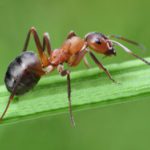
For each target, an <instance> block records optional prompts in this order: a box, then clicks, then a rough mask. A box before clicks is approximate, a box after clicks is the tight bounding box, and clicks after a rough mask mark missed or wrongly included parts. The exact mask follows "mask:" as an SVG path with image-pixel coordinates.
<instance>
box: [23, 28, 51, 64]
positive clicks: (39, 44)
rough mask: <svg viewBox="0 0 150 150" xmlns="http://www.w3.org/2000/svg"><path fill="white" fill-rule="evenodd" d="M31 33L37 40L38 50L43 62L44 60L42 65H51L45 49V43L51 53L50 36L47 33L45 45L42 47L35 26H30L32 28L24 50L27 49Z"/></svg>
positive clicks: (44, 39) (44, 38)
mask: <svg viewBox="0 0 150 150" xmlns="http://www.w3.org/2000/svg"><path fill="white" fill-rule="evenodd" d="M31 34H33V38H34V41H35V44H36V47H37V50H38V54H39V57H40V59H41V62H42V66H43V67H45V66H48V65H49V61H48V57H47V56H46V54H45V53H44V50H43V47H44V48H45V44H46V47H47V51H48V54H49V55H50V52H51V46H50V42H49V37H48V35H47V34H45V35H44V37H43V41H44V42H43V44H44V46H43V47H42V44H41V42H40V39H39V36H38V34H37V31H36V29H35V28H34V27H32V28H30V30H29V31H28V34H27V37H26V40H25V44H24V48H23V51H26V50H27V47H28V45H29V40H30V36H31Z"/></svg>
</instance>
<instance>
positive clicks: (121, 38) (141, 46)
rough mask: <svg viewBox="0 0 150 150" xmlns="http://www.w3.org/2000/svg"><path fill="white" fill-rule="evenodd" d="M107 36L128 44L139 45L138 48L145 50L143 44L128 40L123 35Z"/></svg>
mask: <svg viewBox="0 0 150 150" xmlns="http://www.w3.org/2000/svg"><path fill="white" fill-rule="evenodd" d="M108 37H109V38H116V39H119V40H122V41H125V42H128V43H130V44H133V45H135V46H137V47H139V48H140V49H142V50H146V48H145V47H144V45H143V44H141V43H138V42H135V41H132V40H129V39H126V38H125V37H122V36H120V35H110V36H108Z"/></svg>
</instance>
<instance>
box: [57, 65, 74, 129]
mask: <svg viewBox="0 0 150 150" xmlns="http://www.w3.org/2000/svg"><path fill="white" fill-rule="evenodd" d="M57 69H58V72H59V73H60V75H61V76H67V91H68V102H69V113H70V120H71V124H72V125H73V126H74V127H75V121H74V117H73V113H72V104H71V80H70V71H69V70H64V66H63V65H58V67H57Z"/></svg>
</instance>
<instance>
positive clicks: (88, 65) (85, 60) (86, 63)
mask: <svg viewBox="0 0 150 150" xmlns="http://www.w3.org/2000/svg"><path fill="white" fill-rule="evenodd" d="M83 62H84V65H85V66H86V67H87V68H88V69H89V68H91V65H90V64H89V62H88V60H87V58H86V56H84V57H83Z"/></svg>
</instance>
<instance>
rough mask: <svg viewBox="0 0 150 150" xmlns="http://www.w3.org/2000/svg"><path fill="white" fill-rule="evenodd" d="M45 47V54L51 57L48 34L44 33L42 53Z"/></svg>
mask: <svg viewBox="0 0 150 150" xmlns="http://www.w3.org/2000/svg"><path fill="white" fill-rule="evenodd" d="M45 46H46V48H47V52H48V54H49V56H50V55H51V52H52V50H51V43H50V38H49V34H48V33H47V32H46V33H44V36H43V51H45Z"/></svg>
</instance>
